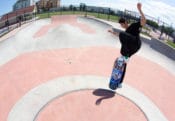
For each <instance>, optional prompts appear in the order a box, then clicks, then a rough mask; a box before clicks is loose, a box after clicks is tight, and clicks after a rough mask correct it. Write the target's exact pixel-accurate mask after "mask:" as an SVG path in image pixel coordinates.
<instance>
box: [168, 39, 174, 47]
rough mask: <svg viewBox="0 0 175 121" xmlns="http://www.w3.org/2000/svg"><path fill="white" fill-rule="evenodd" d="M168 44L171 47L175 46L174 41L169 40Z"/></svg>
mask: <svg viewBox="0 0 175 121" xmlns="http://www.w3.org/2000/svg"><path fill="white" fill-rule="evenodd" d="M167 44H168V45H170V46H171V47H173V48H175V43H173V42H172V41H169V40H168V41H167Z"/></svg>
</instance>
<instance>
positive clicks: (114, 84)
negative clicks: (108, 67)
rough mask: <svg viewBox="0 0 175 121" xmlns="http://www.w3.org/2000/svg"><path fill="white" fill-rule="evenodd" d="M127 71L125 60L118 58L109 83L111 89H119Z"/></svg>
mask: <svg viewBox="0 0 175 121" xmlns="http://www.w3.org/2000/svg"><path fill="white" fill-rule="evenodd" d="M122 61H123V62H122ZM125 69H126V63H125V62H124V60H122V59H119V58H117V59H116V60H115V62H114V66H113V69H112V74H111V78H110V81H109V88H110V89H112V90H116V89H117V88H118V86H119V84H120V83H121V82H122V81H123V78H124V75H125Z"/></svg>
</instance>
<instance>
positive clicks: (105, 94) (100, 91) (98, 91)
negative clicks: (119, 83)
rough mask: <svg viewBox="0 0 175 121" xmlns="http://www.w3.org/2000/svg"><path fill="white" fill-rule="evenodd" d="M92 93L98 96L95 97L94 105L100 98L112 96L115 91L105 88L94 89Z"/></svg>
mask: <svg viewBox="0 0 175 121" xmlns="http://www.w3.org/2000/svg"><path fill="white" fill-rule="evenodd" d="M93 95H96V96H100V98H99V99H97V101H96V103H95V104H96V105H100V103H101V102H102V100H104V99H109V98H112V97H114V96H115V92H114V91H112V90H107V89H96V90H94V91H93Z"/></svg>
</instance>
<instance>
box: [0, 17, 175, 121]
mask: <svg viewBox="0 0 175 121" xmlns="http://www.w3.org/2000/svg"><path fill="white" fill-rule="evenodd" d="M110 27H111V26H107V25H104V24H102V23H100V22H97V21H94V20H90V19H85V18H82V17H77V16H72V15H71V16H54V17H52V19H51V20H50V19H45V20H38V21H35V22H34V23H32V24H31V25H29V26H27V27H25V28H23V29H21V30H20V31H19V32H17V33H16V34H15V35H14V36H13V37H11V38H10V39H6V40H3V41H2V43H0V55H2V57H1V58H0V61H1V62H0V64H1V66H0V97H1V100H2V101H1V102H0V112H1V113H0V120H1V121H6V120H7V121H33V120H37V121H48V120H49V121H62V120H64V121H70V120H73V121H75V120H76V121H82V120H83V121H89V120H91V121H98V120H101V121H111V120H115V119H118V120H121V121H147V120H149V121H174V120H175V116H174V112H175V108H174V99H175V95H174V94H173V92H174V91H175V88H174V85H175V81H174V79H175V75H174V72H173V71H171V68H170V69H169V67H168V66H167V68H164V67H163V66H161V64H157V63H155V61H152V60H151V59H150V58H148V57H144V53H146V54H147V55H150V57H152V56H153V55H152V54H155V56H156V57H159V59H158V60H159V61H165V62H170V63H171V64H172V65H173V64H175V63H174V62H173V61H172V60H169V59H167V58H165V57H164V56H163V55H161V54H159V53H157V52H154V51H153V50H151V48H148V47H147V45H145V44H143V49H142V50H141V51H140V52H139V53H137V54H136V55H134V56H133V57H132V58H131V59H130V61H129V63H128V66H127V72H126V76H125V79H124V85H123V87H122V88H120V89H118V90H116V91H111V90H109V88H108V80H109V77H110V74H111V70H112V65H113V62H114V60H115V58H116V57H117V56H119V55H120V53H119V49H120V43H119V41H118V38H117V37H115V36H113V35H111V34H110V33H108V32H107V30H108V29H109V28H110ZM26 33H27V34H26ZM24 34H25V36H24ZM11 44H12V45H11ZM149 49H150V51H149ZM5 53H6V54H5ZM160 58H161V59H160Z"/></svg>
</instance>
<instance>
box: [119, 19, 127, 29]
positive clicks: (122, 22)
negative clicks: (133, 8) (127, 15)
mask: <svg viewBox="0 0 175 121" xmlns="http://www.w3.org/2000/svg"><path fill="white" fill-rule="evenodd" d="M119 24H120V25H121V27H122V28H125V29H127V28H128V22H127V21H126V19H124V18H120V19H119Z"/></svg>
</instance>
